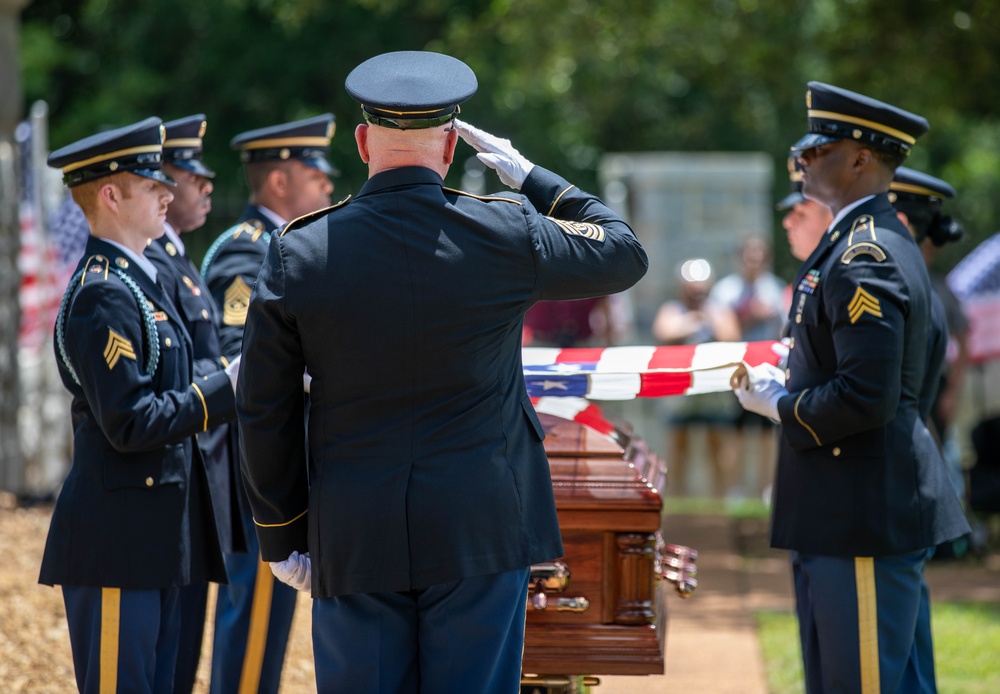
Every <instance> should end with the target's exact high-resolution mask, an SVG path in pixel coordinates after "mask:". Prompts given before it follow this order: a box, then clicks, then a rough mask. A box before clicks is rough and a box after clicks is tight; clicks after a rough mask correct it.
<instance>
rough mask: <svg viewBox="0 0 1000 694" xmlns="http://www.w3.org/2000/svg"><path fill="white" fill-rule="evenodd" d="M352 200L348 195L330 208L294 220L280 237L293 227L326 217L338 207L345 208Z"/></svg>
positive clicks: (286, 226)
mask: <svg viewBox="0 0 1000 694" xmlns="http://www.w3.org/2000/svg"><path fill="white" fill-rule="evenodd" d="M350 199H351V196H350V195H348V196H347V197H346V198H344V199H343V200H341V201H340V202H337V203H334V204H332V205H330V206H329V207H322V208H320V209H318V210H316V211H314V212H310V213H309V214H304V215H302V216H301V217H296V218H295V219H293V220H292V221H290V222H289V223H288V224H286V225H285V228H284V229H282V230H281V233H280V234H279V236H284V235H285V234H287V233H288V232H289V230H290V229H291V228H292V227H300V226H304V225H306V224H308V223H309V222H311V221H313V220H314V219H316V218H318V217H321V216H323V215H325V214H326V213H327V212H330V211H331V210H335V209H337V208H338V207H343V206H344V205H346V204H347V202H348V201H349V200H350Z"/></svg>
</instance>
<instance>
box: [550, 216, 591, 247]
mask: <svg viewBox="0 0 1000 694" xmlns="http://www.w3.org/2000/svg"><path fill="white" fill-rule="evenodd" d="M546 219H548V220H549V221H551V222H555V223H556V224H557V225H558V226H559V228H560V229H562V230H563V233H565V234H568V235H570V236H582V237H583V238H586V239H591V240H592V241H597V242H598V243H604V227H602V226H601V225H599V224H591V223H590V222H571V221H568V220H565V219H556V218H555V217H546Z"/></svg>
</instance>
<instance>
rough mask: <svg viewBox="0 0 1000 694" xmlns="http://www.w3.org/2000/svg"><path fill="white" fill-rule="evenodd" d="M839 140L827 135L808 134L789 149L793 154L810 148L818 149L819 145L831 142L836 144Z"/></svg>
mask: <svg viewBox="0 0 1000 694" xmlns="http://www.w3.org/2000/svg"><path fill="white" fill-rule="evenodd" d="M839 139H841V138H839V137H830V136H829V135H821V134H820V133H808V134H807V135H805V136H804V137H803V138H802V139H801V140H799V141H798V142H796V143H795V144H794V145H792V146H791V147H790V148H789V149H790V150H791V151H793V152H801V151H802V150H805V149H810V148H812V147H818V146H819V145H826V144H829V143H831V142H836V141H837V140H839Z"/></svg>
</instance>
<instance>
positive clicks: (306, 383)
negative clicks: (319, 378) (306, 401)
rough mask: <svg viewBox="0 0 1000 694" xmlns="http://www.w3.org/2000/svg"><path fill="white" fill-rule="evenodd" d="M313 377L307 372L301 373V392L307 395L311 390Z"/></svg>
mask: <svg viewBox="0 0 1000 694" xmlns="http://www.w3.org/2000/svg"><path fill="white" fill-rule="evenodd" d="M312 382H313V377H312V376H310V375H309V372H308V371H303V372H302V391H303V392H305V393H308V392H309V390H310V389H311V388H312Z"/></svg>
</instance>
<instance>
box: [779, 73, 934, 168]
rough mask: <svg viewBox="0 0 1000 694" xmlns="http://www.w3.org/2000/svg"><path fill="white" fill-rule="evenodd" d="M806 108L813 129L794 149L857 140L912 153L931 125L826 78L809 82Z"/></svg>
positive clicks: (903, 153) (810, 129) (901, 152)
mask: <svg viewBox="0 0 1000 694" xmlns="http://www.w3.org/2000/svg"><path fill="white" fill-rule="evenodd" d="M806 109H807V111H808V117H809V132H808V134H807V135H805V136H804V137H803V138H802V139H801V140H799V141H798V142H796V143H795V144H794V145H793V146H792V151H801V150H804V149H809V148H810V147H816V146H817V145H822V144H826V143H828V142H835V141H837V140H856V141H858V142H860V143H862V144H864V145H865V146H867V147H875V148H878V149H882V150H886V151H889V152H896V153H898V154H902V155H903V156H908V155H909V154H910V150H912V149H913V145H914V143H915V142H916V141H917V138H918V137H920V136H921V135H923V134H924V133H925V132H927V130H928V128H929V127H930V126H929V125H928V124H927V121H926V120H925V119H924V118H922V117H921V116H918V115H916V114H913V113H910V112H909V111H904V110H903V109H901V108H896V107H895V106H890V105H889V104H886V103H883V102H881V101H876V100H875V99H872V98H870V97H867V96H864V95H863V94H856V93H855V92H851V91H848V90H846V89H841V88H840V87H834V86H832V85H829V84H823V83H822V82H810V83H809V85H808V90H807V91H806Z"/></svg>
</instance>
